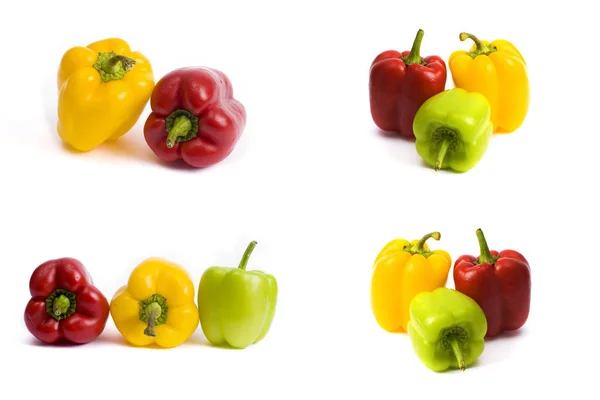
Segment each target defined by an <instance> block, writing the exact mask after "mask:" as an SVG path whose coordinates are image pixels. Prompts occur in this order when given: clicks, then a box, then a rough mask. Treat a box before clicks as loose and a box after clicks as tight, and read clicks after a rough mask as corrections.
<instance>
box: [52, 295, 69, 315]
mask: <svg viewBox="0 0 600 400" xmlns="http://www.w3.org/2000/svg"><path fill="white" fill-rule="evenodd" d="M70 306H71V301H70V300H69V298H68V297H67V296H65V295H64V294H61V295H60V296H58V297H57V298H55V299H54V302H53V304H52V310H53V312H54V315H55V316H57V317H60V316H61V315H63V314H65V313H66V312H67V310H68V309H69V307H70Z"/></svg>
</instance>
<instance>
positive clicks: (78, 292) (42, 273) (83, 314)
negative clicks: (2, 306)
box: [25, 258, 110, 344]
mask: <svg viewBox="0 0 600 400" xmlns="http://www.w3.org/2000/svg"><path fill="white" fill-rule="evenodd" d="M29 291H30V293H31V299H30V300H29V302H28V303H27V307H26V308H25V325H26V326H27V329H28V330H29V332H31V334H32V335H33V336H35V337H36V338H37V339H38V340H40V341H42V342H44V343H49V344H52V343H56V342H58V341H60V340H64V341H68V342H72V343H77V344H84V343H89V342H91V341H93V340H94V339H96V338H97V337H98V336H99V335H100V334H101V333H102V332H103V331H104V328H105V326H106V321H107V320H108V316H109V312H110V306H109V303H108V300H106V297H104V295H103V294H102V293H101V292H100V291H99V290H98V289H97V288H96V287H95V286H94V285H93V283H92V278H91V277H90V274H89V273H88V271H87V270H86V269H85V267H84V266H83V264H82V263H81V262H79V261H78V260H75V259H73V258H60V259H56V260H50V261H47V262H45V263H43V264H42V265H40V266H39V267H37V268H36V269H35V270H34V271H33V274H32V275H31V279H30V281H29Z"/></svg>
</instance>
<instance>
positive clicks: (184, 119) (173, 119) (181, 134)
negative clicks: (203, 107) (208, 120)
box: [165, 109, 198, 149]
mask: <svg viewBox="0 0 600 400" xmlns="http://www.w3.org/2000/svg"><path fill="white" fill-rule="evenodd" d="M165 124H166V126H165V128H166V130H167V132H168V134H169V135H168V136H167V147H168V148H169V149H171V148H173V146H175V143H180V142H187V141H188V140H191V139H193V138H194V137H196V135H197V134H198V117H197V116H195V115H194V114H192V113H191V112H189V111H187V110H183V109H180V110H175V111H173V112H172V113H171V114H169V116H168V117H167V118H166V119H165Z"/></svg>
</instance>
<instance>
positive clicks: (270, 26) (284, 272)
mask: <svg viewBox="0 0 600 400" xmlns="http://www.w3.org/2000/svg"><path fill="white" fill-rule="evenodd" d="M590 3H591V2H590ZM343 4H344V5H343V8H342V2H336V1H312V0H304V1H299V2H291V1H289V2H275V1H272V2H266V1H260V0H252V1H247V2H242V1H240V2H233V1H224V0H223V1H218V2H217V1H210V2H209V1H193V2H187V3H184V2H182V1H175V0H171V1H163V2H150V1H144V2H138V1H135V2H134V1H120V2H104V3H99V2H96V1H94V2H92V1H77V2H76V1H72V2H66V1H56V0H55V1H43V2H42V1H40V2H37V3H35V4H33V2H25V1H23V2H8V3H6V4H5V5H3V11H2V23H1V24H0V37H1V38H2V39H1V40H2V53H1V56H0V76H1V77H2V82H3V83H2V85H1V86H0V87H1V90H0V113H1V118H0V120H1V123H0V127H1V129H0V151H1V154H2V156H1V157H0V185H1V189H0V193H2V197H1V198H0V202H1V203H0V205H1V207H0V217H1V219H0V243H1V248H2V272H3V273H2V276H3V277H2V279H0V281H1V282H2V285H1V286H2V304H3V305H4V306H3V313H2V316H3V318H2V320H1V330H0V335H1V336H2V339H1V340H0V343H1V344H2V347H1V349H2V350H1V353H0V360H1V363H0V365H1V367H0V368H1V369H2V373H1V375H0V376H1V377H2V378H0V379H1V380H2V384H1V385H0V388H1V389H0V390H2V393H1V394H0V397H3V398H16V397H15V396H19V398H21V396H31V397H32V398H40V397H42V398H45V399H49V400H50V399H65V398H71V395H84V396H86V397H87V398H89V399H101V398H102V399H105V398H109V397H112V398H123V399H124V398H145V397H146V396H150V397H151V398H156V399H159V398H167V396H168V398H173V399H175V398H178V397H177V396H179V397H180V398H183V397H185V398H200V399H202V398H205V399H208V398H212V399H217V398H218V399H230V398H231V399H233V398H239V399H255V398H256V399H259V398H260V399H288V398H304V399H306V398H332V399H337V398H347V396H354V397H353V398H362V399H370V398H390V399H391V398H408V397H413V398H414V397H417V396H418V397H419V398H444V399H449V398H457V399H458V398H460V399H475V398H490V399H493V398H507V396H511V397H510V398H525V396H526V395H527V396H533V395H545V394H550V393H551V394H558V395H569V394H572V395H573V396H575V395H583V397H580V398H592V397H593V396H595V395H593V394H592V393H594V391H596V390H597V389H595V388H594V387H593V385H592V384H593V381H594V379H597V378H596V377H597V372H598V369H597V362H598V359H599V357H598V356H599V350H598V349H599V346H598V341H597V337H596V336H597V333H598V322H597V319H598V316H599V315H600V314H599V312H598V303H599V302H598V296H597V290H598V289H597V285H598V278H599V277H600V276H599V272H598V271H599V269H600V265H598V264H599V258H598V256H597V250H596V249H597V248H598V247H597V246H598V240H599V237H598V236H595V235H596V234H597V233H598V230H597V224H598V200H599V198H598V195H597V186H598V175H597V173H598V162H597V159H598V156H597V154H598V148H599V147H598V145H599V142H598V134H600V131H599V130H598V124H597V121H598V119H597V115H598V95H597V93H598V89H599V87H598V86H599V85H598V78H597V71H596V69H597V66H598V57H597V55H596V52H597V46H596V44H594V43H595V42H594V40H595V39H594V38H595V37H597V33H596V31H595V30H594V25H593V23H592V12H591V11H590V10H589V9H587V8H588V6H587V5H585V4H586V2H584V1H569V2H545V3H544V5H543V7H539V6H537V5H535V4H536V2H524V1H519V2H512V1H508V0H504V1H502V2H483V1H471V2H459V1H454V2H442V1H439V2H436V1H433V0H429V1H422V2H421V1H412V2H401V1H388V2H383V1H375V0H370V1H368V2H366V1H363V2H354V3H351V2H344V3H343ZM349 4H352V5H349ZM358 4H360V5H358ZM532 4H534V5H532ZM419 28H422V29H424V31H425V38H424V41H423V45H422V52H421V54H422V55H429V54H437V55H441V56H443V57H444V59H445V60H447V58H448V56H449V55H450V53H451V52H452V51H454V50H456V49H467V48H468V47H469V46H470V45H471V43H470V42H469V43H461V42H460V41H459V40H458V34H459V32H461V31H467V32H471V33H473V34H475V35H477V36H478V37H480V38H483V39H488V40H489V39H495V38H504V39H508V40H510V41H512V42H513V43H514V44H515V45H516V46H517V47H518V48H519V49H520V50H521V51H522V53H523V55H524V56H525V57H526V60H527V62H528V65H529V72H530V76H531V106H530V111H529V114H528V117H527V120H526V122H525V124H524V125H523V126H522V128H521V129H520V130H519V131H517V132H515V133H513V134H511V135H505V136H498V137H494V138H493V141H492V143H491V145H490V147H489V150H488V152H487V154H486V155H485V157H484V159H483V160H482V161H481V162H480V163H479V165H478V166H477V167H476V168H475V169H473V170H471V171H469V172H467V173H465V174H460V175H459V174H453V173H447V172H438V173H436V172H434V171H433V170H432V169H429V168H424V167H423V166H422V165H421V162H420V159H419V157H418V155H417V154H416V151H415V148H414V145H413V144H412V143H410V142H406V141H403V140H395V139H387V138H383V137H381V136H380V135H379V134H378V133H377V129H376V128H375V125H374V124H373V122H372V120H371V117H370V113H369V103H368V87H367V84H368V72H369V66H370V63H371V61H372V60H373V58H374V57H375V56H376V55H377V54H378V53H379V52H381V51H384V50H387V49H398V50H406V49H410V46H411V44H412V40H413V39H414V35H415V33H416V31H417V30H418V29H419ZM107 37H122V38H124V39H126V40H127V41H128V42H129V43H130V45H131V47H132V48H133V49H135V50H139V51H141V52H142V53H144V54H145V55H146V56H147V57H148V58H149V60H150V61H151V63H152V65H153V67H154V70H155V74H156V75H155V76H156V79H159V78H160V77H161V76H162V75H164V74H165V73H167V72H169V71H171V70H172V69H175V68H179V67H182V66H193V65H205V66H210V67H215V68H218V69H221V70H222V71H224V72H225V73H226V74H227V75H228V76H229V78H230V79H231V81H232V83H233V86H234V93H235V96H236V97H237V98H238V99H239V100H240V101H242V102H243V104H244V105H245V106H246V108H247V111H248V124H247V128H246V130H245V132H244V134H243V138H242V139H241V141H240V142H239V144H238V146H237V148H236V150H235V151H234V153H233V154H232V155H231V156H230V157H229V158H228V159H227V160H226V161H224V162H223V163H221V164H219V165H217V166H215V167H213V168H210V169H206V170H202V171H200V170H198V171H190V170H184V169H177V168H169V167H165V166H164V165H162V164H160V163H158V162H157V160H156V158H155V157H154V155H153V154H152V152H151V151H150V150H149V148H148V147H147V146H146V144H145V142H144V139H143V135H142V126H143V122H144V121H145V118H146V116H147V114H148V111H149V108H147V109H146V112H145V113H144V115H143V116H142V118H141V119H140V121H139V123H138V125H137V126H136V127H135V128H134V129H133V130H132V131H131V132H130V133H129V134H128V135H127V136H126V137H125V138H124V139H122V140H121V141H119V142H118V144H114V145H106V146H103V147H101V148H98V149H96V150H95V151H93V152H91V153H87V154H83V155H77V154H74V153H72V152H70V151H68V150H67V149H66V148H65V147H64V146H63V145H62V143H61V142H60V140H59V138H58V136H57V134H56V132H55V123H56V100H57V93H56V87H55V79H56V71H57V68H58V63H59V61H60V58H61V56H62V54H63V53H64V52H65V51H66V50H67V49H68V48H70V47H72V46H76V45H86V44H88V43H90V42H93V41H96V40H99V39H104V38H107ZM447 86H448V88H450V87H452V82H451V79H450V77H449V78H448V83H447ZM477 228H482V229H483V230H484V232H485V233H486V235H487V238H488V240H489V243H490V246H491V247H492V248H494V249H504V248H514V249H517V250H519V251H521V252H522V253H523V254H524V255H526V257H528V259H529V261H530V263H531V268H532V280H533V293H532V296H533V298H532V306H531V314H530V319H529V320H528V322H527V324H526V325H525V326H524V327H523V329H522V330H521V331H520V332H519V333H518V334H517V335H514V337H510V338H500V339H496V340H493V341H489V342H488V343H487V345H486V348H485V351H484V353H483V354H482V356H481V357H480V360H479V363H478V364H477V365H475V366H473V367H472V368H469V369H467V371H466V372H463V373H461V372H448V373H442V374H436V373H433V372H431V371H429V370H428V369H426V368H425V367H424V366H423V365H422V364H421V363H420V361H419V360H418V359H417V358H416V356H415V355H414V353H413V352H412V349H411V346H410V342H409V340H408V338H407V337H406V336H404V335H393V334H389V333H386V332H384V331H382V330H381V329H380V328H379V327H378V326H377V324H376V323H375V321H374V319H373V317H372V314H371V310H370V305H369V284H370V274H371V268H372V263H373V259H374V257H375V256H376V255H377V253H378V251H379V250H380V249H381V247H382V246H383V245H385V244H386V243H387V241H389V240H391V239H393V238H395V237H405V238H409V239H412V238H417V237H420V236H422V235H423V234H425V233H427V232H430V231H432V230H439V231H440V232H441V233H442V240H441V241H439V242H435V241H432V243H431V245H432V246H433V247H435V248H443V249H446V250H448V251H449V252H450V253H451V255H452V257H453V259H455V258H456V257H458V256H459V255H461V254H463V253H475V252H477V251H478V247H477V241H476V237H475V230H476V229H477ZM252 239H256V240H257V241H258V242H259V245H258V247H257V248H256V251H255V253H254V255H253V257H252V259H251V261H250V268H257V269H259V268H260V269H264V270H266V271H268V272H271V273H273V274H274V275H275V276H276V277H277V279H278V281H279V285H280V298H279V303H278V308H277V314H276V317H275V321H274V323H273V327H272V330H271V332H270V333H269V335H268V336H267V338H266V339H265V340H264V341H263V342H262V343H261V344H259V345H257V346H254V347H251V348H248V349H246V350H243V351H231V350H223V349H217V348H212V347H210V346H208V345H206V342H205V339H204V338H203V336H202V333H201V330H200V329H199V330H198V331H197V332H196V333H195V334H194V335H193V337H192V338H191V339H190V340H189V342H188V343H187V344H185V345H182V346H181V347H178V348H175V349H170V350H167V351H160V350H152V349H135V348H131V347H128V346H127V345H125V344H123V340H122V339H121V337H120V336H119V334H118V333H117V331H116V329H115V327H114V324H113V322H112V320H109V322H108V324H107V328H106V330H105V332H104V334H103V335H102V336H101V337H100V338H99V339H98V340H97V341H96V342H94V343H92V344H89V345H85V346H81V347H73V348H65V347H60V348H56V347H47V346H40V345H39V344H38V343H37V342H36V341H35V340H34V339H33V338H32V336H31V335H30V334H29V333H28V331H27V330H26V328H25V326H24V323H23V310H24V307H25V304H26V302H27V301H28V298H29V292H28V282H29V277H30V274H31V272H32V271H33V269H34V268H35V267H36V266H38V265H39V264H41V263H42V262H44V261H46V260H48V259H52V258H57V257H64V256H70V257H75V258H78V259H79V260H81V261H82V262H83V263H84V264H85V265H86V266H87V268H88V269H89V270H90V271H91V273H92V275H93V277H94V280H95V283H96V284H97V286H98V287H99V288H100V289H101V290H102V291H103V293H104V294H105V295H106V296H107V298H109V299H110V298H111V297H112V295H113V293H114V291H115V290H116V289H117V288H118V287H119V286H120V285H122V284H123V283H125V282H126V279H127V277H128V275H129V273H130V271H131V270H132V269H133V268H134V267H135V266H136V265H137V264H138V263H139V262H141V261H142V260H143V259H145V258H146V257H150V256H160V257H164V258H167V259H170V260H171V261H174V262H177V263H179V264H181V265H183V266H184V267H186V268H187V269H188V271H189V272H190V274H191V275H192V277H193V279H194V282H195V284H196V285H197V283H198V282H199V279H200V276H201V274H202V272H203V271H204V270H205V269H206V268H207V267H209V266H211V265H232V266H234V265H237V262H238V260H239V257H240V256H241V254H242V252H243V250H244V248H245V246H246V244H247V243H248V241H250V240H252ZM448 284H449V286H452V278H451V277H450V278H449V281H448ZM594 371H595V372H594ZM13 390H14V391H13ZM6 393H8V394H10V397H5V394H6ZM65 396H67V397H65Z"/></svg>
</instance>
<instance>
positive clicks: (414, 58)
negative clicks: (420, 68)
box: [403, 29, 425, 65]
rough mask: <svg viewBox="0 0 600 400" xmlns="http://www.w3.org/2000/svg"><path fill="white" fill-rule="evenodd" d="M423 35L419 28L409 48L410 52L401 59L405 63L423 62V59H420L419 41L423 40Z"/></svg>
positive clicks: (423, 32)
mask: <svg viewBox="0 0 600 400" xmlns="http://www.w3.org/2000/svg"><path fill="white" fill-rule="evenodd" d="M423 36H425V31H423V29H419V31H418V32H417V36H416V37H415V41H414V42H413V45H412V48H411V49H410V54H409V55H408V57H405V58H404V59H403V61H404V63H405V64H406V65H411V64H423V60H421V43H422V42H423Z"/></svg>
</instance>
